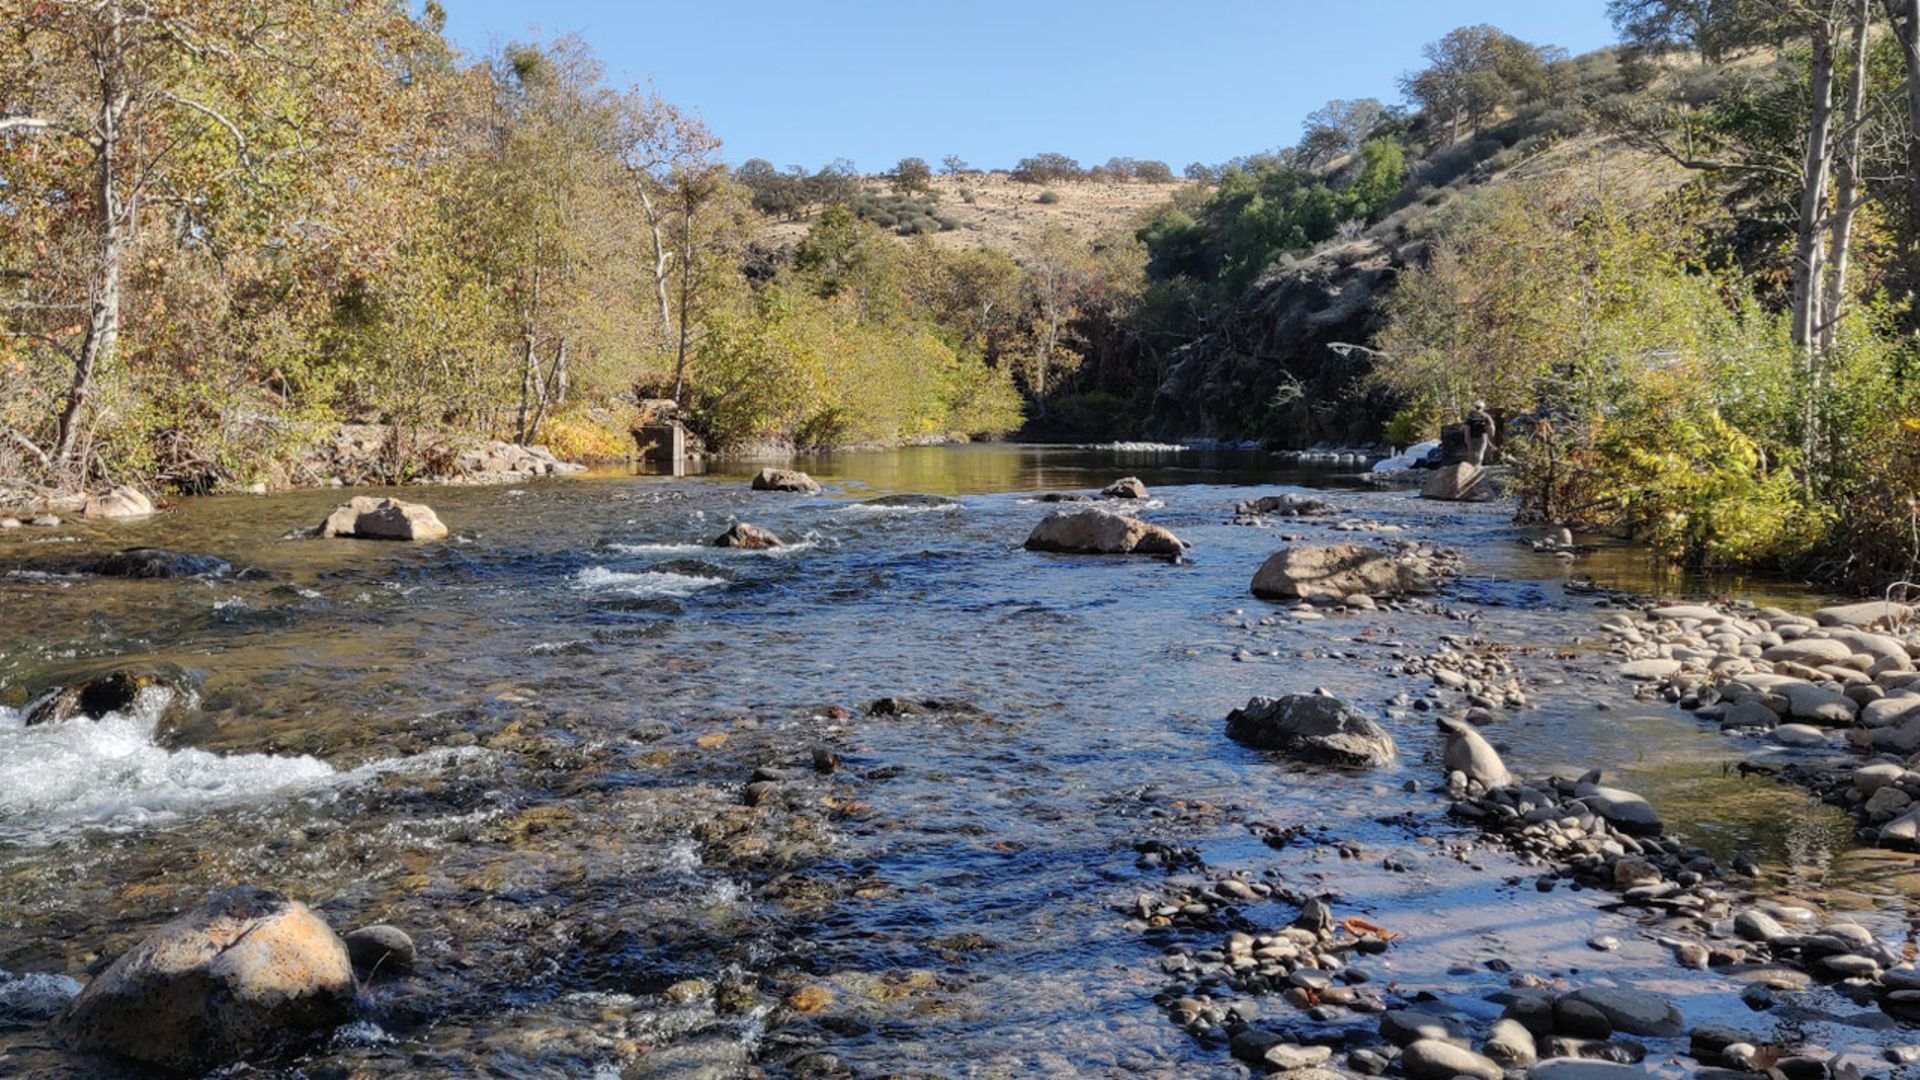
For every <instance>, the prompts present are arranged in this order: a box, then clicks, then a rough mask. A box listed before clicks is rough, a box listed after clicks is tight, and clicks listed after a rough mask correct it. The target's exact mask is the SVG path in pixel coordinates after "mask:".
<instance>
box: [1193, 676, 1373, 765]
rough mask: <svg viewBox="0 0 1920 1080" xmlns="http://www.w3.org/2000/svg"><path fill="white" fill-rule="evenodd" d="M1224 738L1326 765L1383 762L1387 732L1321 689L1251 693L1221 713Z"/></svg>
mask: <svg viewBox="0 0 1920 1080" xmlns="http://www.w3.org/2000/svg"><path fill="white" fill-rule="evenodd" d="M1227 738H1229V739H1232V740H1234V741H1235V742H1239V743H1244V744H1246V745H1248V746H1251V747H1254V748H1255V749H1258V750H1273V751H1276V752H1278V753H1282V754H1285V755H1287V756H1288V757H1292V758H1297V759H1299V760H1301V761H1311V762H1316V763H1320V764H1327V765H1357V766H1374V765H1385V764H1387V763H1389V762H1391V761H1392V760H1393V758H1394V745H1393V736H1392V735H1389V734H1388V733H1387V731H1386V729H1385V728H1383V727H1381V726H1380V725H1379V724H1377V723H1375V722H1374V720H1373V718H1372V717H1370V716H1368V715H1367V714H1365V713H1363V712H1361V711H1360V710H1358V709H1356V708H1354V707H1353V706H1351V705H1348V704H1347V703H1346V702H1343V701H1340V700H1339V699H1337V698H1330V697H1327V696H1325V695H1323V694H1288V695H1286V696H1285V697H1280V698H1265V697H1257V698H1254V699H1253V700H1252V701H1249V702H1247V704H1246V707H1245V708H1241V709H1235V710H1233V711H1232V712H1231V713H1228V714H1227Z"/></svg>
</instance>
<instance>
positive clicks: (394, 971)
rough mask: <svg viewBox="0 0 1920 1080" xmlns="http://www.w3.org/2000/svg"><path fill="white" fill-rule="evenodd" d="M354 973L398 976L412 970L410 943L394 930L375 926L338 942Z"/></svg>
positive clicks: (379, 925) (356, 932)
mask: <svg viewBox="0 0 1920 1080" xmlns="http://www.w3.org/2000/svg"><path fill="white" fill-rule="evenodd" d="M341 941H342V942H344V943H345V944H346V946H347V957H348V959H349V960H351V961H352V962H353V969H354V970H355V971H359V972H364V973H367V974H372V973H375V972H379V973H381V974H385V975H400V974H405V973H406V972H409V971H412V970H413V939H412V938H411V937H408V936H407V932H406V931H404V930H402V929H400V928H399V927H397V926H388V925H387V924H385V923H375V924H373V925H372V926H363V927H361V928H360V929H358V930H354V931H351V932H349V933H348V934H347V935H346V936H345V937H343V938H341Z"/></svg>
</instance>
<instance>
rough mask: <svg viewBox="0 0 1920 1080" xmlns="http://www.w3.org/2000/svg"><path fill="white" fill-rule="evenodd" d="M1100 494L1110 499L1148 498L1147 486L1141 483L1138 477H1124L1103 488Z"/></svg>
mask: <svg viewBox="0 0 1920 1080" xmlns="http://www.w3.org/2000/svg"><path fill="white" fill-rule="evenodd" d="M1100 494H1102V495H1104V496H1106V497H1107V498H1109V499H1144V498H1146V497H1147V485H1145V484H1143V483H1141V482H1140V478H1139V477H1137V476H1123V477H1121V478H1120V479H1118V480H1115V481H1114V482H1113V483H1111V484H1108V485H1107V486H1106V487H1103V488H1101V489H1100Z"/></svg>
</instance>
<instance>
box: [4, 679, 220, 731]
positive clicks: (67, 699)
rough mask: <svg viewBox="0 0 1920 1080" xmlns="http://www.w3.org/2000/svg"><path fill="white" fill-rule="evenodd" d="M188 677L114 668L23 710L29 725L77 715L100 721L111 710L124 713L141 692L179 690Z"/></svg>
mask: <svg viewBox="0 0 1920 1080" xmlns="http://www.w3.org/2000/svg"><path fill="white" fill-rule="evenodd" d="M185 683H186V678H185V676H184V675H182V674H180V673H179V672H177V671H168V670H154V671H114V672H109V673H107V674H105V675H100V676H97V677H94V678H91V679H85V680H82V681H80V682H77V683H73V684H71V685H69V686H65V687H61V688H60V689H58V690H54V691H51V692H49V693H46V694H44V695H42V696H40V697H39V698H37V699H35V700H34V701H33V702H31V703H29V704H28V705H27V707H26V709H25V710H24V712H25V714H26V726H27V727H34V726H36V725H38V724H56V723H60V722H62V721H66V720H72V719H74V718H76V717H84V718H85V719H88V720H98V719H100V718H101V717H103V716H105V715H107V714H108V713H124V712H126V711H127V710H128V709H131V708H133V707H134V706H135V705H136V704H138V703H139V701H140V694H141V692H142V691H144V690H147V689H149V688H165V689H172V690H175V691H178V690H180V689H182V688H183V687H184V685H185Z"/></svg>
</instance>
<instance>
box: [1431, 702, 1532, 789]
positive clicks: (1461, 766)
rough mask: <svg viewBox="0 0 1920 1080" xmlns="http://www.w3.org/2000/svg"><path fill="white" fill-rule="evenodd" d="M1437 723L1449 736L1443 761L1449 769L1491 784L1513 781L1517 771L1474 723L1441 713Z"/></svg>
mask: <svg viewBox="0 0 1920 1080" xmlns="http://www.w3.org/2000/svg"><path fill="white" fill-rule="evenodd" d="M1435 723H1436V725H1437V726H1438V727H1439V728H1440V731H1441V733H1442V734H1443V735H1445V736H1446V740H1447V741H1446V748H1445V749H1444V750H1443V751H1442V754H1441V761H1442V764H1444V765H1445V766H1446V769H1447V772H1448V773H1456V772H1457V773H1460V774H1462V775H1464V776H1465V777H1466V778H1467V779H1468V780H1471V781H1474V782H1476V783H1479V784H1481V785H1483V786H1485V787H1488V788H1496V787H1506V786H1507V785H1509V784H1511V783H1513V775H1512V774H1511V773H1509V772H1507V766H1506V763H1505V762H1502V761H1501V760H1500V752H1499V751H1497V750H1495V749H1494V748H1493V744H1491V743H1489V742H1487V740H1486V739H1484V738H1482V737H1481V735H1480V733H1479V732H1477V731H1475V730H1473V728H1472V726H1470V725H1468V724H1465V723H1462V722H1461V721H1459V720H1454V719H1451V718H1448V717H1441V718H1440V719H1438V720H1437V721H1435Z"/></svg>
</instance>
